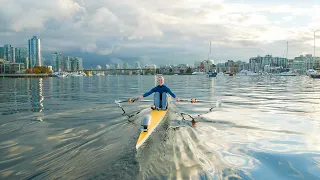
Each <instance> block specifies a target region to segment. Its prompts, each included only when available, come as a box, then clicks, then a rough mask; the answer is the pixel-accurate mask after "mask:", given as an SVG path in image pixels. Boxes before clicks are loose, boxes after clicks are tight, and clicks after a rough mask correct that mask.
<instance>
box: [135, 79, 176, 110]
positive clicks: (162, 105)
mask: <svg viewBox="0 0 320 180" xmlns="http://www.w3.org/2000/svg"><path fill="white" fill-rule="evenodd" d="M157 82H158V86H156V87H154V88H152V89H151V90H150V91H149V92H146V93H145V94H143V96H139V97H138V100H141V99H142V98H143V97H147V96H149V95H150V94H152V93H155V94H154V105H153V106H151V109H162V110H165V109H167V105H168V102H167V93H169V94H170V95H171V96H172V97H173V98H175V99H176V101H179V98H177V97H176V95H175V94H173V93H172V92H171V90H170V88H168V87H167V86H166V85H164V78H163V77H162V76H158V80H157Z"/></svg>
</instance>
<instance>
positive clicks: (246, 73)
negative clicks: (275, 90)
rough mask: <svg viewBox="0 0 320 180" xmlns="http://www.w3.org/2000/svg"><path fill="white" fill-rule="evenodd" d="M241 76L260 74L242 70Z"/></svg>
mask: <svg viewBox="0 0 320 180" xmlns="http://www.w3.org/2000/svg"><path fill="white" fill-rule="evenodd" d="M240 75H242V76H258V75H259V73H256V72H252V71H248V70H241V71H240Z"/></svg>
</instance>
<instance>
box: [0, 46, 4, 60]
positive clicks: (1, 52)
mask: <svg viewBox="0 0 320 180" xmlns="http://www.w3.org/2000/svg"><path fill="white" fill-rule="evenodd" d="M0 59H4V47H0Z"/></svg>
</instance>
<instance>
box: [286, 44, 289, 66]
mask: <svg viewBox="0 0 320 180" xmlns="http://www.w3.org/2000/svg"><path fill="white" fill-rule="evenodd" d="M288 48H289V47H288V41H287V52H286V59H287V64H286V68H288V67H289V59H288Z"/></svg>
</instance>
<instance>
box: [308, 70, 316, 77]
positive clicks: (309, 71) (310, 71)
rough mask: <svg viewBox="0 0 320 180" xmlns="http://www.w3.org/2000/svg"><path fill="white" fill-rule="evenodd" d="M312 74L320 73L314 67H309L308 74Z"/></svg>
mask: <svg viewBox="0 0 320 180" xmlns="http://www.w3.org/2000/svg"><path fill="white" fill-rule="evenodd" d="M311 74H318V72H317V71H316V70H314V69H309V70H307V71H306V75H307V76H310V75H311Z"/></svg>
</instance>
